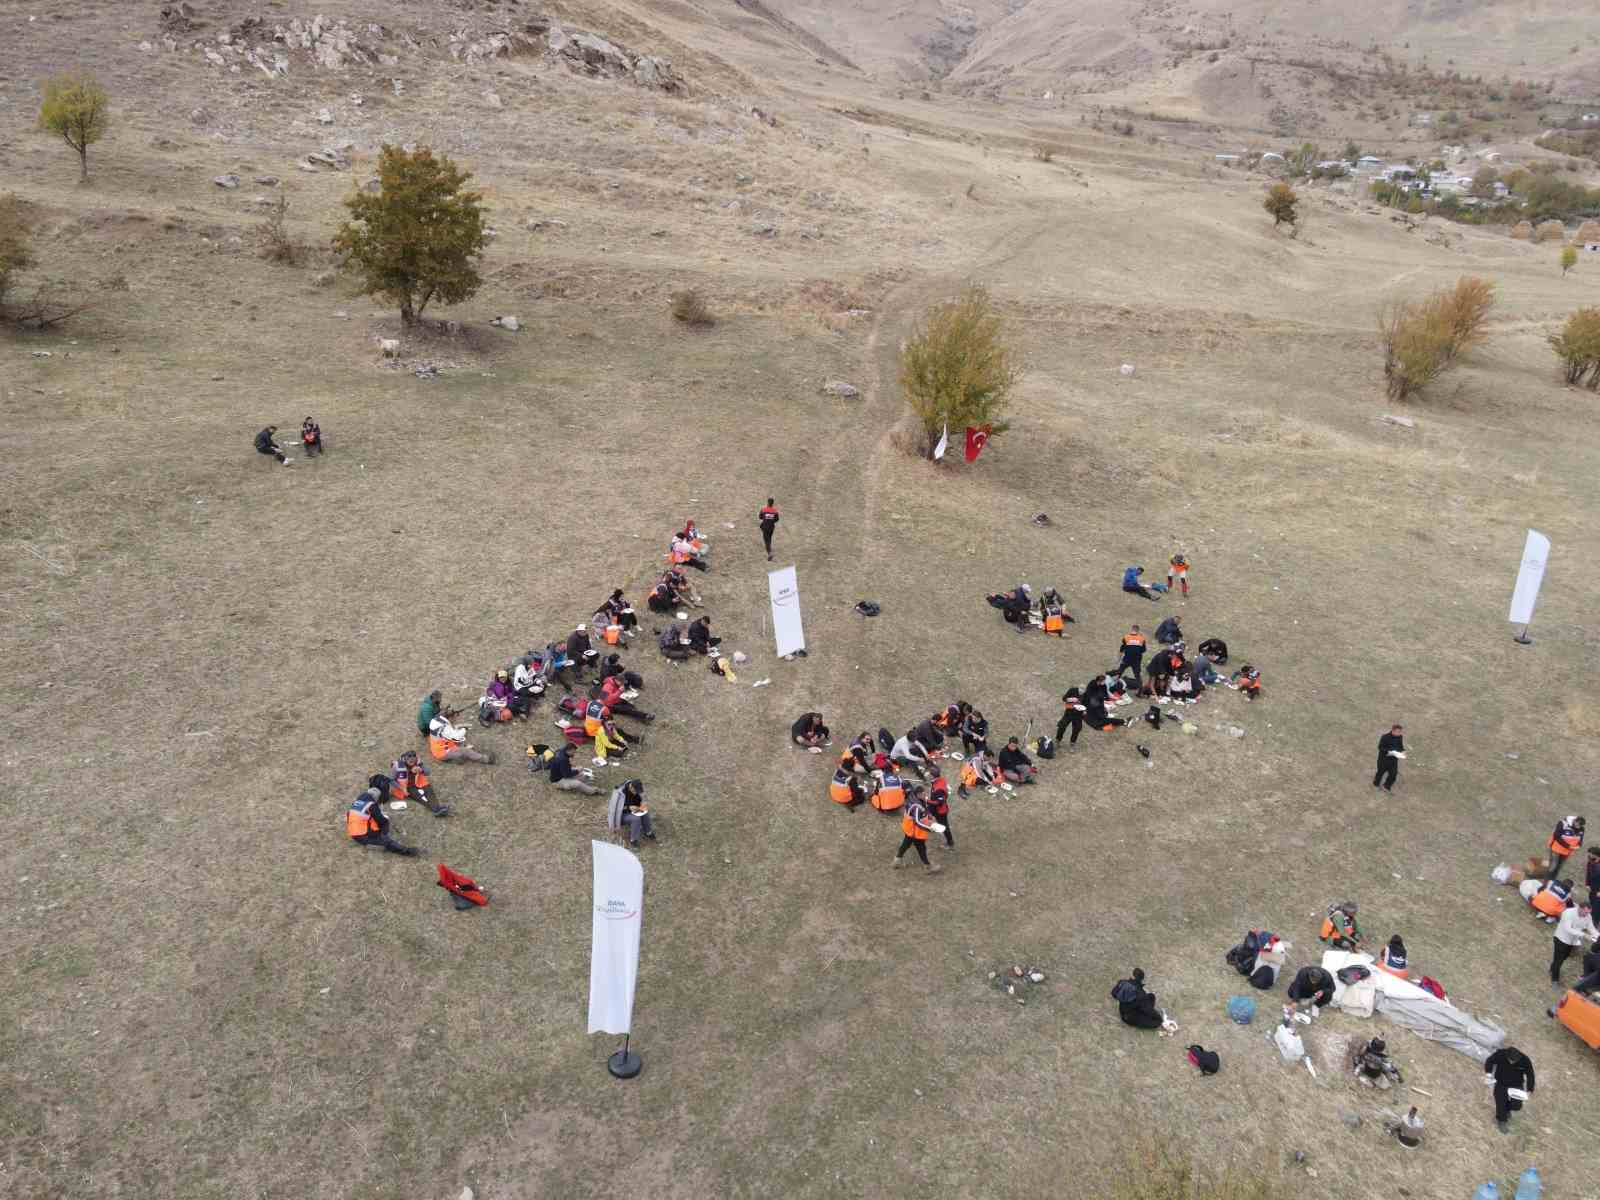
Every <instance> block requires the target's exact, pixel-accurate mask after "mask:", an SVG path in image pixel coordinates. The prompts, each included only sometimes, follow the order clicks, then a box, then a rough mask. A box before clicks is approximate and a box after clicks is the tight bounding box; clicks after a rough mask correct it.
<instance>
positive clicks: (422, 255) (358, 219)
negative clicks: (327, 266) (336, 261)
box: [333, 145, 489, 325]
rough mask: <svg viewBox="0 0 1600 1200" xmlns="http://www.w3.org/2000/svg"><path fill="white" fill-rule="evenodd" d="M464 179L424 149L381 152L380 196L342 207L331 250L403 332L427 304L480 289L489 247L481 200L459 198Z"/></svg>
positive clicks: (367, 195) (363, 196) (477, 195)
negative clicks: (389, 308)
mask: <svg viewBox="0 0 1600 1200" xmlns="http://www.w3.org/2000/svg"><path fill="white" fill-rule="evenodd" d="M470 178H471V174H470V172H467V171H463V170H461V169H460V168H459V167H457V166H456V165H455V163H453V162H451V161H450V159H448V158H446V157H445V156H444V155H442V154H441V155H438V156H435V155H434V153H433V151H432V150H431V149H429V148H428V147H426V146H422V147H419V148H418V149H416V150H405V149H402V148H401V147H399V146H387V145H386V146H384V147H383V149H382V151H381V152H380V154H379V157H378V184H379V190H378V191H377V192H362V191H358V192H356V193H354V194H353V195H351V196H350V197H348V198H347V199H346V200H345V202H344V206H345V207H346V208H347V209H349V210H350V220H348V221H346V222H345V223H344V224H343V225H341V226H340V227H339V231H338V233H336V234H335V235H334V238H333V248H334V250H335V251H337V252H338V253H339V254H340V255H342V256H343V260H344V261H343V266H344V269H345V270H347V271H349V272H351V273H352V274H355V275H358V276H360V278H361V288H362V291H363V292H365V293H366V294H367V295H369V296H379V297H381V298H383V299H385V300H387V301H388V302H389V303H391V304H395V305H398V306H399V309H400V319H401V321H402V322H404V323H405V324H406V325H414V324H416V322H417V321H418V320H419V319H420V318H421V316H422V314H423V311H424V310H425V309H426V308H427V307H428V305H429V303H431V302H432V301H434V300H438V301H439V302H440V303H441V304H459V303H460V302H461V301H463V300H467V299H470V298H471V297H472V295H473V294H474V293H476V292H477V290H478V287H479V286H480V285H481V284H482V283H483V279H482V277H481V276H480V275H479V274H478V269H477V259H478V255H479V254H480V253H482V251H483V247H484V245H485V244H486V243H487V242H488V240H489V239H488V237H487V236H486V235H485V233H484V228H483V207H482V204H483V195H482V193H481V192H470V191H463V190H462V185H463V184H465V183H466V182H467V180H468V179H470Z"/></svg>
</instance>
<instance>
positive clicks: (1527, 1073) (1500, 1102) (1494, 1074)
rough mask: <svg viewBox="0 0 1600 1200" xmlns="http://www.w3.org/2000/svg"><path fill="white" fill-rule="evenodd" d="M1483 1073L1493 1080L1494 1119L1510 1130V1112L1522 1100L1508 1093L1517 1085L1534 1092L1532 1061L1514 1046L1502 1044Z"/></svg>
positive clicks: (1486, 1063)
mask: <svg viewBox="0 0 1600 1200" xmlns="http://www.w3.org/2000/svg"><path fill="white" fill-rule="evenodd" d="M1483 1070H1484V1074H1486V1075H1488V1076H1489V1077H1490V1078H1491V1079H1492V1080H1493V1081H1494V1123H1495V1125H1496V1126H1497V1127H1498V1128H1499V1130H1500V1132H1501V1133H1509V1132H1510V1130H1511V1126H1510V1125H1509V1124H1508V1122H1509V1121H1510V1120H1511V1114H1512V1113H1514V1112H1516V1111H1517V1110H1518V1109H1519V1108H1521V1107H1522V1101H1521V1100H1518V1099H1517V1098H1516V1097H1515V1096H1512V1095H1510V1094H1509V1090H1510V1089H1511V1088H1518V1089H1520V1090H1522V1091H1524V1092H1527V1093H1528V1095H1530V1096H1531V1095H1533V1088H1534V1078H1533V1061H1532V1060H1531V1059H1530V1058H1529V1057H1528V1056H1527V1055H1526V1054H1524V1053H1523V1052H1522V1051H1521V1050H1518V1049H1517V1048H1516V1047H1515V1046H1502V1047H1500V1049H1498V1050H1496V1051H1495V1052H1494V1053H1493V1054H1491V1055H1489V1057H1488V1058H1486V1059H1484V1062H1483Z"/></svg>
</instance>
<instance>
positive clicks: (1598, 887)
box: [1583, 846, 1600, 899]
mask: <svg viewBox="0 0 1600 1200" xmlns="http://www.w3.org/2000/svg"><path fill="white" fill-rule="evenodd" d="M1583 886H1584V887H1586V888H1588V889H1589V896H1590V898H1591V899H1592V898H1594V897H1595V896H1600V846H1590V847H1589V865H1588V867H1587V868H1585V870H1584V872H1583Z"/></svg>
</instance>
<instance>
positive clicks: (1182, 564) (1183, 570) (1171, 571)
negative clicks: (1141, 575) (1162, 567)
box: [1167, 550, 1189, 600]
mask: <svg viewBox="0 0 1600 1200" xmlns="http://www.w3.org/2000/svg"><path fill="white" fill-rule="evenodd" d="M1173 580H1177V582H1178V583H1179V584H1181V585H1182V587H1183V598H1184V599H1185V600H1187V599H1188V598H1189V560H1188V559H1187V558H1185V557H1184V556H1183V551H1182V550H1179V551H1178V552H1177V553H1176V554H1174V555H1173V556H1172V557H1171V558H1170V559H1168V560H1167V590H1168V591H1169V592H1170V591H1171V590H1172V583H1173Z"/></svg>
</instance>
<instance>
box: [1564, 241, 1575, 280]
mask: <svg viewBox="0 0 1600 1200" xmlns="http://www.w3.org/2000/svg"><path fill="white" fill-rule="evenodd" d="M1577 265H1578V248H1577V247H1576V246H1563V247H1561V274H1562V275H1566V273H1567V272H1568V271H1570V270H1572V268H1573V267H1575V266H1577Z"/></svg>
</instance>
